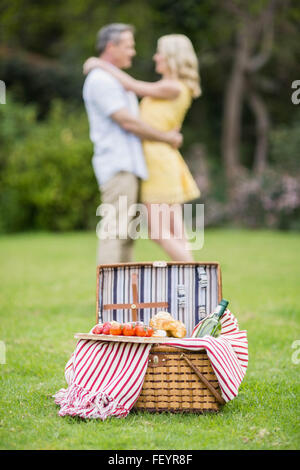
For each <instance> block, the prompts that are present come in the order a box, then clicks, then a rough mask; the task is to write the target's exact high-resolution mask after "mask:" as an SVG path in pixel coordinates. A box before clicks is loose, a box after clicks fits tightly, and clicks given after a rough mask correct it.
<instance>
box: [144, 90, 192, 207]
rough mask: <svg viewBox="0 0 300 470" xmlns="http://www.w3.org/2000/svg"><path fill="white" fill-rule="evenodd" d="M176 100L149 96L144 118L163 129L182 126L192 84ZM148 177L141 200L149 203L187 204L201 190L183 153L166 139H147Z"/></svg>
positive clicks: (189, 102) (145, 104) (146, 100)
mask: <svg viewBox="0 0 300 470" xmlns="http://www.w3.org/2000/svg"><path fill="white" fill-rule="evenodd" d="M180 85H181V92H180V94H179V96H178V97H177V98H175V99H173V100H166V99H156V98H151V97H148V96H147V97H145V98H143V99H142V101H141V103H140V114H141V118H142V120H143V121H145V122H147V123H148V124H150V125H151V126H152V127H155V128H157V129H159V130H161V131H170V130H173V129H175V128H178V129H180V128H181V126H182V122H183V120H184V117H185V115H186V113H187V110H188V109H189V107H190V105H191V101H192V97H191V93H190V91H189V89H188V87H187V86H186V85H185V84H184V83H182V82H180ZM143 149H144V154H145V159H146V164H147V167H148V174H149V178H148V180H144V181H142V183H141V189H140V200H141V202H148V203H157V204H158V203H168V204H175V203H180V204H183V203H185V202H187V201H191V200H193V199H196V198H198V197H199V196H200V190H199V188H198V186H197V184H196V182H195V180H194V179H193V176H192V175H191V173H190V170H189V168H188V166H187V165H186V163H185V161H184V159H183V157H182V156H181V154H180V152H179V151H178V150H176V149H174V148H173V147H171V146H170V145H169V144H166V143H163V142H150V141H144V143H143Z"/></svg>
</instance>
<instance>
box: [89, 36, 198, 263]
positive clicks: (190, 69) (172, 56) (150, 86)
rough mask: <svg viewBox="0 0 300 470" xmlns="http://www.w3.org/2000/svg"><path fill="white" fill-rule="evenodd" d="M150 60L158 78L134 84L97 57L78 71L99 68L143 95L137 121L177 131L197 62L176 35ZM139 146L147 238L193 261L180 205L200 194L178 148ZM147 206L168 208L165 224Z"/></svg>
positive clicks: (192, 94)
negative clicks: (144, 174)
mask: <svg viewBox="0 0 300 470" xmlns="http://www.w3.org/2000/svg"><path fill="white" fill-rule="evenodd" d="M153 60H154V62H155V70H156V72H157V73H158V74H160V75H161V76H162V78H161V79H160V80H159V81H157V82H154V83H149V82H144V81H140V80H136V79H134V78H133V77H131V76H130V75H128V74H127V73H126V72H124V71H122V70H120V69H118V68H116V67H114V66H112V65H111V64H110V63H108V62H106V61H104V60H101V59H97V58H90V59H88V60H87V61H86V62H85V64H84V73H88V72H89V71H90V70H91V69H92V68H94V67H102V68H103V69H105V70H106V71H107V72H109V73H111V74H112V75H113V76H114V77H115V78H116V79H118V80H119V81H120V82H121V83H122V85H123V86H124V88H125V89H127V90H130V91H133V92H134V93H135V94H136V95H138V96H140V97H143V99H142V100H141V103H140V117H141V119H142V120H144V121H145V122H147V123H148V124H150V125H151V126H153V127H156V128H158V129H159V130H161V131H169V130H172V129H175V128H177V129H180V128H181V126H182V123H183V120H184V117H185V115H186V113H187V111H188V109H189V107H190V105H191V102H192V99H193V98H197V97H198V96H200V94H201V90H200V85H199V74H198V61H197V57H196V54H195V52H194V49H193V46H192V43H191V41H190V40H189V39H188V38H187V37H186V36H184V35H182V34H169V35H166V36H162V37H161V38H160V39H159V40H158V44H157V52H156V53H155V55H154V57H153ZM143 148H144V154H145V159H146V163H147V167H148V173H149V179H148V180H146V181H142V183H141V190H140V200H141V202H142V203H144V204H145V205H146V207H147V211H148V229H149V235H150V237H151V238H152V239H154V240H155V241H157V242H158V243H159V244H160V245H161V247H162V248H163V249H164V250H165V251H166V252H167V253H168V255H169V256H170V257H171V259H172V260H176V261H193V257H192V255H191V253H190V251H189V248H188V242H187V240H186V237H185V233H184V223H183V217H182V207H181V206H180V204H183V203H186V202H188V201H191V200H193V199H196V198H198V197H199V196H200V191H199V189H198V187H197V185H196V183H195V181H194V179H193V177H192V175H191V173H190V171H189V169H188V167H187V165H186V163H185V161H184V159H183V157H182V156H181V154H180V153H179V151H178V150H176V149H174V148H172V147H171V146H170V145H168V144H166V143H162V142H153V141H151V142H150V141H144V142H143ZM153 204H155V208H158V206H157V205H158V204H164V205H165V204H168V205H169V208H170V209H171V211H169V213H171V221H170V219H169V217H162V222H161V223H160V220H159V219H160V217H159V216H157V212H156V215H155V211H154V206H153ZM160 208H162V207H161V206H160ZM153 234H155V237H157V238H156V239H155V238H153ZM151 235H152V236H151Z"/></svg>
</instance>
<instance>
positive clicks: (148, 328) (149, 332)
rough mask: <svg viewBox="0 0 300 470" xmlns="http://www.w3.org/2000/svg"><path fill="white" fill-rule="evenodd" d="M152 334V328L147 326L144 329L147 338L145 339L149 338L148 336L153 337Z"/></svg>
mask: <svg viewBox="0 0 300 470" xmlns="http://www.w3.org/2000/svg"><path fill="white" fill-rule="evenodd" d="M153 333H154V330H153V328H152V327H151V326H147V329H146V336H147V337H150V336H152V335H153Z"/></svg>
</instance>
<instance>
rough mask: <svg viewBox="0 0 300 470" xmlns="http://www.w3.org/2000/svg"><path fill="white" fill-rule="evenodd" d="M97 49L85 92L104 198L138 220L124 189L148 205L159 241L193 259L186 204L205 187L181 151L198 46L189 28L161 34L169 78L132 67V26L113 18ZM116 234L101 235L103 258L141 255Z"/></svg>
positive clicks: (195, 85)
mask: <svg viewBox="0 0 300 470" xmlns="http://www.w3.org/2000/svg"><path fill="white" fill-rule="evenodd" d="M96 49H97V53H98V57H92V58H90V59H88V60H87V61H86V62H85V64H84V73H85V74H86V75H87V77H86V80H85V83H84V87H83V98H84V102H85V106H86V110H87V114H88V119H89V125H90V138H91V140H92V142H93V144H94V156H93V159H92V164H93V168H94V172H95V176H96V179H97V183H98V186H99V189H100V192H101V202H102V203H105V204H111V205H113V206H114V208H115V212H114V213H115V215H116V216H117V221H118V220H120V217H121V218H122V216H123V215H124V216H126V220H129V221H130V217H129V218H128V214H119V210H120V209H119V198H120V196H126V197H127V206H128V207H130V205H131V204H135V203H137V202H140V203H142V204H144V205H145V206H146V208H147V214H148V220H147V222H148V231H149V234H150V233H153V231H154V232H155V233H157V234H158V237H157V238H156V239H155V240H154V241H156V242H157V243H158V244H159V245H160V246H161V247H162V248H163V249H164V251H165V252H166V253H167V254H168V255H169V257H170V258H171V259H172V260H174V261H193V257H192V254H191V252H190V250H189V247H188V240H187V239H186V236H185V232H184V224H183V220H182V217H183V216H182V208H181V204H183V203H186V202H188V201H191V200H193V199H196V198H198V197H199V196H200V191H199V188H198V187H197V185H196V183H195V181H194V179H193V177H192V175H191V173H190V171H189V169H188V167H187V165H186V163H185V161H184V159H183V157H182V156H181V154H180V153H179V151H178V148H179V147H180V146H181V144H182V135H181V133H180V128H181V126H182V122H183V120H184V117H185V115H186V113H187V111H188V109H189V107H190V105H191V102H192V100H193V99H194V98H197V97H198V96H199V95H200V93H201V90H200V85H199V75H198V61H197V57H196V54H195V52H194V49H193V46H192V44H191V42H190V40H189V39H188V38H187V37H186V36H184V35H180V34H172V35H166V36H163V37H161V38H160V39H159V40H158V44H157V51H156V53H155V55H154V56H153V60H154V62H155V70H156V72H157V73H158V74H160V75H161V79H160V80H158V81H157V82H151V83H150V82H144V81H140V80H136V79H134V78H133V77H132V76H130V75H128V74H127V73H126V72H124V69H127V68H129V67H130V66H131V63H132V59H133V57H134V56H135V43H134V28H133V27H132V26H131V25H126V24H120V23H113V24H110V25H107V26H105V27H103V28H102V29H100V31H99V33H98V36H97V44H96ZM137 96H138V97H140V98H142V100H141V102H140V104H138V101H137ZM153 204H155V205H156V206H157V205H161V204H162V205H166V204H168V206H169V208H170V209H171V210H170V213H171V220H169V218H168V220H165V218H164V217H162V220H161V219H160V217H154V216H153V214H154V212H153V211H152V210H151V207H152V205H153ZM158 207H159V206H158ZM103 220H104V219H103ZM106 222H108V226H114V225H113V221H111V222H112V225H110V223H109V221H107V220H106ZM178 233H180V234H181V236H180V237H178ZM174 234H176V235H177V236H174ZM116 235H117V236H116V237H109V238H104V239H100V240H99V245H98V257H97V263H98V264H112V263H120V262H130V261H133V242H134V240H132V239H131V238H129V237H127V238H125V239H124V238H123V237H119V236H118V233H117V234H116ZM172 235H173V236H172Z"/></svg>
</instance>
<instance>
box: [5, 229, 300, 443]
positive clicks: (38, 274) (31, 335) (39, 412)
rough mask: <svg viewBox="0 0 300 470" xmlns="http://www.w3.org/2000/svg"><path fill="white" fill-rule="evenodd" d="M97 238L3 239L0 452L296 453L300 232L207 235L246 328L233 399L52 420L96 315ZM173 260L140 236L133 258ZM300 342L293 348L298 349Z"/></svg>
mask: <svg viewBox="0 0 300 470" xmlns="http://www.w3.org/2000/svg"><path fill="white" fill-rule="evenodd" d="M95 252H96V237H95V234H94V233H65V234H48V233H37V234H36V233H34V234H32V233H28V234H18V235H11V236H2V237H0V263H1V264H0V316H1V327H0V340H1V341H4V342H5V345H6V364H0V376H1V385H0V448H1V449H114V450H121V449H130V450H132V449H156V450H159V449H180V450H181V449H299V447H300V445H299V444H300V432H299V370H300V363H299V364H297V363H295V362H298V361H293V360H292V356H293V354H294V356H295V359H297V358H298V357H299V360H300V353H299V354H298V355H297V353H295V351H296V350H295V349H293V348H292V344H293V342H294V341H296V340H300V328H299V317H300V285H299V284H300V283H299V281H300V237H299V235H298V234H295V233H279V232H268V231H246V230H245V231H244V230H207V231H206V232H205V243H204V248H203V249H202V250H200V251H198V252H196V253H195V258H196V259H197V260H201V261H219V262H220V264H221V268H222V278H223V295H224V297H225V298H227V299H229V300H230V305H229V307H230V309H231V311H232V312H233V313H234V314H235V315H236V317H237V318H238V320H239V326H240V328H241V329H247V330H248V339H249V367H248V371H247V374H246V377H245V379H244V381H243V383H242V385H241V387H240V393H239V395H238V397H237V398H235V399H234V400H233V401H232V402H230V403H228V404H227V405H226V406H225V407H224V408H223V410H222V411H221V412H220V413H218V414H215V415H210V414H207V415H172V414H168V413H164V414H161V415H152V414H149V413H138V414H136V413H130V414H129V415H128V416H127V417H126V418H125V419H121V420H120V419H116V418H111V419H108V420H107V421H105V422H102V421H99V420H94V421H93V420H91V421H83V420H80V419H78V418H71V417H65V418H61V417H59V416H58V414H57V412H58V407H57V406H56V405H55V404H54V401H53V399H52V398H51V395H52V394H53V393H55V392H56V391H57V390H59V389H60V388H62V387H66V382H65V379H64V367H65V363H66V361H67V360H68V359H69V356H70V354H71V353H72V351H73V349H74V347H75V344H76V340H75V339H74V333H75V332H77V331H88V330H89V329H90V327H91V326H92V325H93V324H94V321H95V308H96V305H95V304H96V265H95ZM155 259H168V258H167V257H166V256H165V255H164V253H163V252H162V251H161V250H160V249H159V247H158V246H157V245H155V244H154V243H153V242H150V241H147V240H139V241H138V242H137V244H136V260H137V261H148V260H155ZM298 349H300V346H298Z"/></svg>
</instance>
